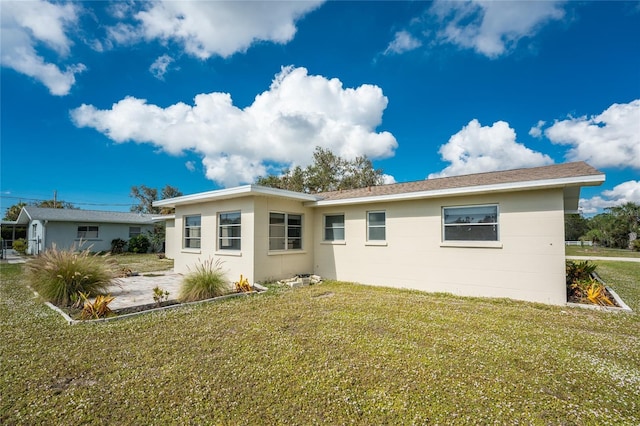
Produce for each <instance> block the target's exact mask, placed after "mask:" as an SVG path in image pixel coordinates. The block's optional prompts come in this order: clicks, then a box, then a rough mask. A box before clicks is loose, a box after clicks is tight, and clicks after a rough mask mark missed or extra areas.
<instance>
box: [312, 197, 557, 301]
mask: <svg viewBox="0 0 640 426" xmlns="http://www.w3.org/2000/svg"><path fill="white" fill-rule="evenodd" d="M477 204H498V206H499V235H500V236H499V239H500V241H499V244H493V245H494V246H497V247H477V246H481V245H482V244H475V245H476V247H468V246H467V247H460V246H455V245H454V244H444V243H443V242H442V237H441V234H442V219H441V210H442V207H448V206H458V205H460V206H464V205H477ZM372 210H385V211H386V242H385V244H384V245H367V242H366V212H367V211H372ZM332 213H344V214H345V242H344V243H333V244H332V243H329V242H324V241H323V225H324V215H325V214H332ZM314 235H315V236H314V239H315V244H314V253H315V262H314V271H315V273H317V274H319V275H321V276H323V277H324V278H331V279H338V280H342V281H353V282H360V283H365V284H373V285H383V286H391V287H404V288H413V289H418V290H424V291H430V292H448V293H453V294H458V295H465V296H487V297H507V298H512V299H520V300H527V301H534V302H543V303H550V304H563V303H565V302H566V289H565V267H564V208H563V191H562V189H557V190H544V191H526V192H517V193H497V194H491V195H484V196H483V195H478V196H469V197H451V198H440V199H426V200H416V201H404V202H393V203H378V204H361V205H350V206H335V207H322V208H317V209H316V214H315V224H314ZM458 245H463V244H458ZM490 245H491V244H489V246H490Z"/></svg>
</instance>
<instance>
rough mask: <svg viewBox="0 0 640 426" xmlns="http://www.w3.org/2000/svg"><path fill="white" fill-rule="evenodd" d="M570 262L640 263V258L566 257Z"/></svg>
mask: <svg viewBox="0 0 640 426" xmlns="http://www.w3.org/2000/svg"><path fill="white" fill-rule="evenodd" d="M566 257H567V259H569V260H612V261H616V262H640V257H603V256H600V257H598V256H566Z"/></svg>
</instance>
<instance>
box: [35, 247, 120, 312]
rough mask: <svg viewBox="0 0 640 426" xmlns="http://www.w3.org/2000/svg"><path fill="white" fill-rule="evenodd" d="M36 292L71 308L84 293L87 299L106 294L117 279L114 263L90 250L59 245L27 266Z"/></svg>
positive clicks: (57, 303) (53, 301)
mask: <svg viewBox="0 0 640 426" xmlns="http://www.w3.org/2000/svg"><path fill="white" fill-rule="evenodd" d="M26 270H27V274H28V279H29V282H30V283H31V285H32V286H33V288H34V289H35V290H36V291H37V292H38V293H39V294H40V295H41V296H42V297H44V298H45V299H46V300H48V301H49V302H51V303H53V304H56V305H58V306H69V305H71V304H72V303H73V301H74V300H78V296H79V293H80V292H83V293H84V294H86V295H87V296H97V295H98V294H101V293H104V292H105V291H106V290H107V288H108V287H109V284H110V283H111V280H112V279H113V278H114V272H113V271H114V270H113V264H112V262H111V261H110V260H109V259H108V258H107V257H105V256H99V255H97V254H93V253H91V252H90V251H89V249H85V250H82V251H77V250H76V249H75V247H71V248H70V249H68V250H60V249H58V248H57V247H56V246H55V245H53V247H51V248H50V249H47V250H46V251H44V252H43V253H42V254H40V255H39V256H38V257H36V258H34V259H32V260H30V261H29V262H28V263H27V264H26Z"/></svg>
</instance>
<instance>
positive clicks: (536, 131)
mask: <svg viewBox="0 0 640 426" xmlns="http://www.w3.org/2000/svg"><path fill="white" fill-rule="evenodd" d="M545 124H547V122H546V121H543V120H540V121H538V124H536V125H535V126H533V127H532V128H531V129H529V135H530V136H533V137H534V138H541V137H542V127H543V126H544V125H545Z"/></svg>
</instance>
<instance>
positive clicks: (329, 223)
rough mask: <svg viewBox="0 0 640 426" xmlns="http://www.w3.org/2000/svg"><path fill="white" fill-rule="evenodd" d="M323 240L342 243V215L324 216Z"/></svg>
mask: <svg viewBox="0 0 640 426" xmlns="http://www.w3.org/2000/svg"><path fill="white" fill-rule="evenodd" d="M324 240H325V241H344V214H333V215H326V216H325V217H324Z"/></svg>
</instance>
